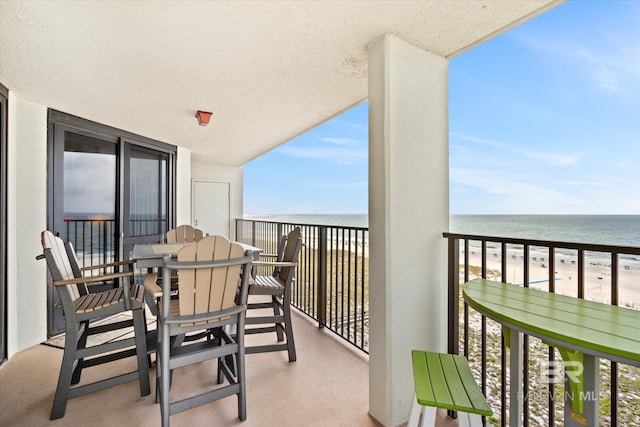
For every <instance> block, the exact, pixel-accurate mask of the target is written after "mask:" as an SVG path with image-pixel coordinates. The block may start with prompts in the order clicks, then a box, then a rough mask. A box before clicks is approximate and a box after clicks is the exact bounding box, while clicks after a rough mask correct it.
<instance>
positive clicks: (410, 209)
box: [368, 35, 449, 426]
mask: <svg viewBox="0 0 640 427" xmlns="http://www.w3.org/2000/svg"><path fill="white" fill-rule="evenodd" d="M368 70H369V236H370V247H369V249H370V251H369V254H370V255H369V256H370V258H369V277H370V282H369V284H370V289H369V302H370V318H371V322H370V347H369V351H370V352H369V411H370V413H371V415H372V416H373V417H374V418H376V419H377V420H378V421H379V422H381V423H382V424H383V425H385V426H396V425H399V424H401V423H403V422H406V421H407V419H408V416H409V411H410V408H411V403H412V401H413V375H412V369H411V350H412V349H423V350H431V351H446V337H447V321H446V320H447V319H446V314H447V281H446V266H447V260H446V245H445V241H444V239H443V238H442V232H443V231H446V230H448V221H449V199H448V194H449V191H448V190H449V181H448V180H449V174H448V103H447V98H448V93H447V81H448V61H447V60H446V59H445V58H442V57H439V56H437V55H434V54H431V53H429V52H427V51H424V50H422V49H419V48H417V47H415V46H412V45H410V44H409V43H407V42H405V41H403V40H401V39H399V38H398V37H396V36H393V35H385V36H384V37H382V38H381V39H379V40H377V41H376V42H374V43H372V44H371V46H369V68H368Z"/></svg>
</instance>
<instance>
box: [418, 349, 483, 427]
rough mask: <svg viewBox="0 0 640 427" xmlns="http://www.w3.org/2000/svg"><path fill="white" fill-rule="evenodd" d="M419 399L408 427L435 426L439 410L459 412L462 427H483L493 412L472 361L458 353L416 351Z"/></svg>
mask: <svg viewBox="0 0 640 427" xmlns="http://www.w3.org/2000/svg"><path fill="white" fill-rule="evenodd" d="M411 358H412V361H413V380H414V383H415V389H416V396H415V397H416V398H415V400H414V401H413V406H412V408H411V415H410V416H409V423H408V424H407V427H415V426H417V425H418V420H419V418H420V414H422V426H432V425H435V419H436V410H437V408H443V409H448V410H452V411H457V412H458V420H459V421H458V422H459V425H460V426H463V425H470V426H482V417H481V416H483V415H484V416H491V415H492V414H493V412H492V411H491V407H490V406H489V404H488V403H487V401H486V399H485V398H484V396H483V395H482V391H480V388H479V387H478V384H477V383H476V380H475V378H474V377H473V374H472V373H471V368H469V362H467V359H466V358H464V357H463V356H459V355H457V354H446V353H434V352H430V351H421V350H412V351H411Z"/></svg>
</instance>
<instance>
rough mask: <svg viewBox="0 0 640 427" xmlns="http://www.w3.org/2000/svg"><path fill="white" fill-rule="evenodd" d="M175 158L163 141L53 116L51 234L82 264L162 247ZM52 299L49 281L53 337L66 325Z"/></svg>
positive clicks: (168, 222)
mask: <svg viewBox="0 0 640 427" xmlns="http://www.w3.org/2000/svg"><path fill="white" fill-rule="evenodd" d="M174 157H175V147H173V146H170V145H168V144H163V143H160V142H157V141H152V140H148V139H146V138H143V137H139V136H135V135H131V134H129V133H126V132H124V131H120V130H117V129H113V128H110V127H107V126H102V125H99V124H96V123H94V122H89V121H87V120H82V119H79V118H77V117H72V116H69V115H66V114H63V113H59V112H56V111H50V126H49V160H48V161H49V168H48V170H49V187H48V195H49V196H48V199H49V204H48V205H49V209H48V222H49V229H50V230H51V231H52V232H53V233H54V234H56V235H58V236H60V237H61V238H62V239H63V240H64V241H69V242H71V243H72V244H73V246H74V248H75V250H76V255H77V257H78V260H79V262H80V265H81V267H85V266H91V265H96V264H104V263H109V262H113V261H120V260H126V259H129V257H130V253H131V250H132V249H133V245H134V244H135V243H142V242H159V241H160V240H161V239H162V236H163V235H164V233H165V232H166V231H167V229H168V227H169V226H173V220H172V219H173V212H174V210H175V209H174V206H173V200H174V197H173V188H174V186H173V184H172V183H173V173H172V170H173V169H172V167H173V166H172V164H173V159H174ZM114 285H116V284H105V285H102V287H95V288H92V289H94V290H97V291H100V290H105V287H110V286H114ZM57 298H58V296H57V294H56V293H55V292H54V289H53V286H52V285H51V284H49V294H48V306H49V307H48V308H49V317H48V334H49V335H50V336H51V335H55V334H56V333H57V332H58V331H61V330H62V329H63V328H64V318H63V315H62V310H61V309H60V308H59V304H57Z"/></svg>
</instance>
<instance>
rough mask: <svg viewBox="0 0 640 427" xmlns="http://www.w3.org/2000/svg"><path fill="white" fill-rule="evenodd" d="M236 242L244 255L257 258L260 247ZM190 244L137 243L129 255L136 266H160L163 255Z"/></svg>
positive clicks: (175, 253)
mask: <svg viewBox="0 0 640 427" xmlns="http://www.w3.org/2000/svg"><path fill="white" fill-rule="evenodd" d="M236 243H238V244H239V245H240V246H242V247H243V248H244V251H245V255H251V256H253V259H255V260H258V258H259V257H260V253H261V252H262V249H261V248H258V247H255V246H251V245H248V244H246V243H240V242H236ZM192 244H193V243H151V244H137V245H134V246H133V252H132V254H131V257H132V258H133V259H135V260H136V267H137V268H153V267H162V265H163V262H164V257H165V256H166V255H170V256H172V257H175V256H177V254H178V251H179V250H180V249H182V248H183V247H184V246H187V245H192Z"/></svg>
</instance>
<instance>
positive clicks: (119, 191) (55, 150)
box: [46, 109, 177, 337]
mask: <svg viewBox="0 0 640 427" xmlns="http://www.w3.org/2000/svg"><path fill="white" fill-rule="evenodd" d="M47 125H48V128H47V202H46V203H47V229H48V230H52V231H53V230H55V229H56V226H57V225H58V224H56V223H55V222H56V216H55V215H56V212H60V209H61V206H59V205H58V206H56V204H59V203H60V202H61V198H60V197H58V198H56V197H54V192H55V191H59V189H56V183H59V182H60V177H61V176H62V170H61V169H60V165H63V164H64V159H63V158H62V156H63V153H64V149H62V150H60V149H59V147H57V144H61V143H62V144H64V131H71V132H74V133H78V134H80V135H85V136H88V137H91V138H95V139H99V140H103V141H105V143H113V144H115V145H116V181H117V183H114V185H116V206H115V212H116V222H115V225H114V234H115V237H116V244H117V246H116V247H115V248H114V250H115V253H116V256H117V259H116V260H115V261H121V260H124V259H126V258H128V256H127V255H128V254H125V253H123V245H122V237H123V227H124V226H125V225H124V224H123V218H124V216H123V209H124V203H123V199H124V198H126V197H128V196H129V191H128V189H127V188H125V186H124V185H125V181H126V180H125V179H124V174H125V172H126V170H127V169H126V168H125V162H126V161H128V159H126V158H125V146H126V145H128V146H136V147H144V148H145V149H151V150H154V151H157V152H161V153H166V154H167V155H168V158H167V165H168V166H167V181H168V182H167V186H166V188H167V193H168V194H167V227H168V228H170V227H173V226H174V222H175V212H176V203H175V200H176V198H175V191H176V183H175V181H176V171H175V159H176V153H177V147H176V146H174V145H171V144H167V143H164V142H161V141H156V140H153V139H150V138H147V137H144V136H140V135H136V134H134V133H131V132H127V131H124V130H121V129H117V128H114V127H111V126H107V125H103V124H100V123H97V122H94V121H91V120H87V119H83V118H81V117H77V116H73V115H71V114H67V113H64V112H61V111H57V110H52V109H49V110H48V123H47ZM61 137H62V141H61V140H60V138H61ZM56 168H57V169H56ZM47 281H48V283H47V337H50V336H52V335H53V334H55V333H56V332H57V330H54V324H55V321H54V314H55V312H56V310H55V306H54V305H55V299H56V298H55V297H56V295H55V290H54V287H53V283H51V279H50V277H47Z"/></svg>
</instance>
